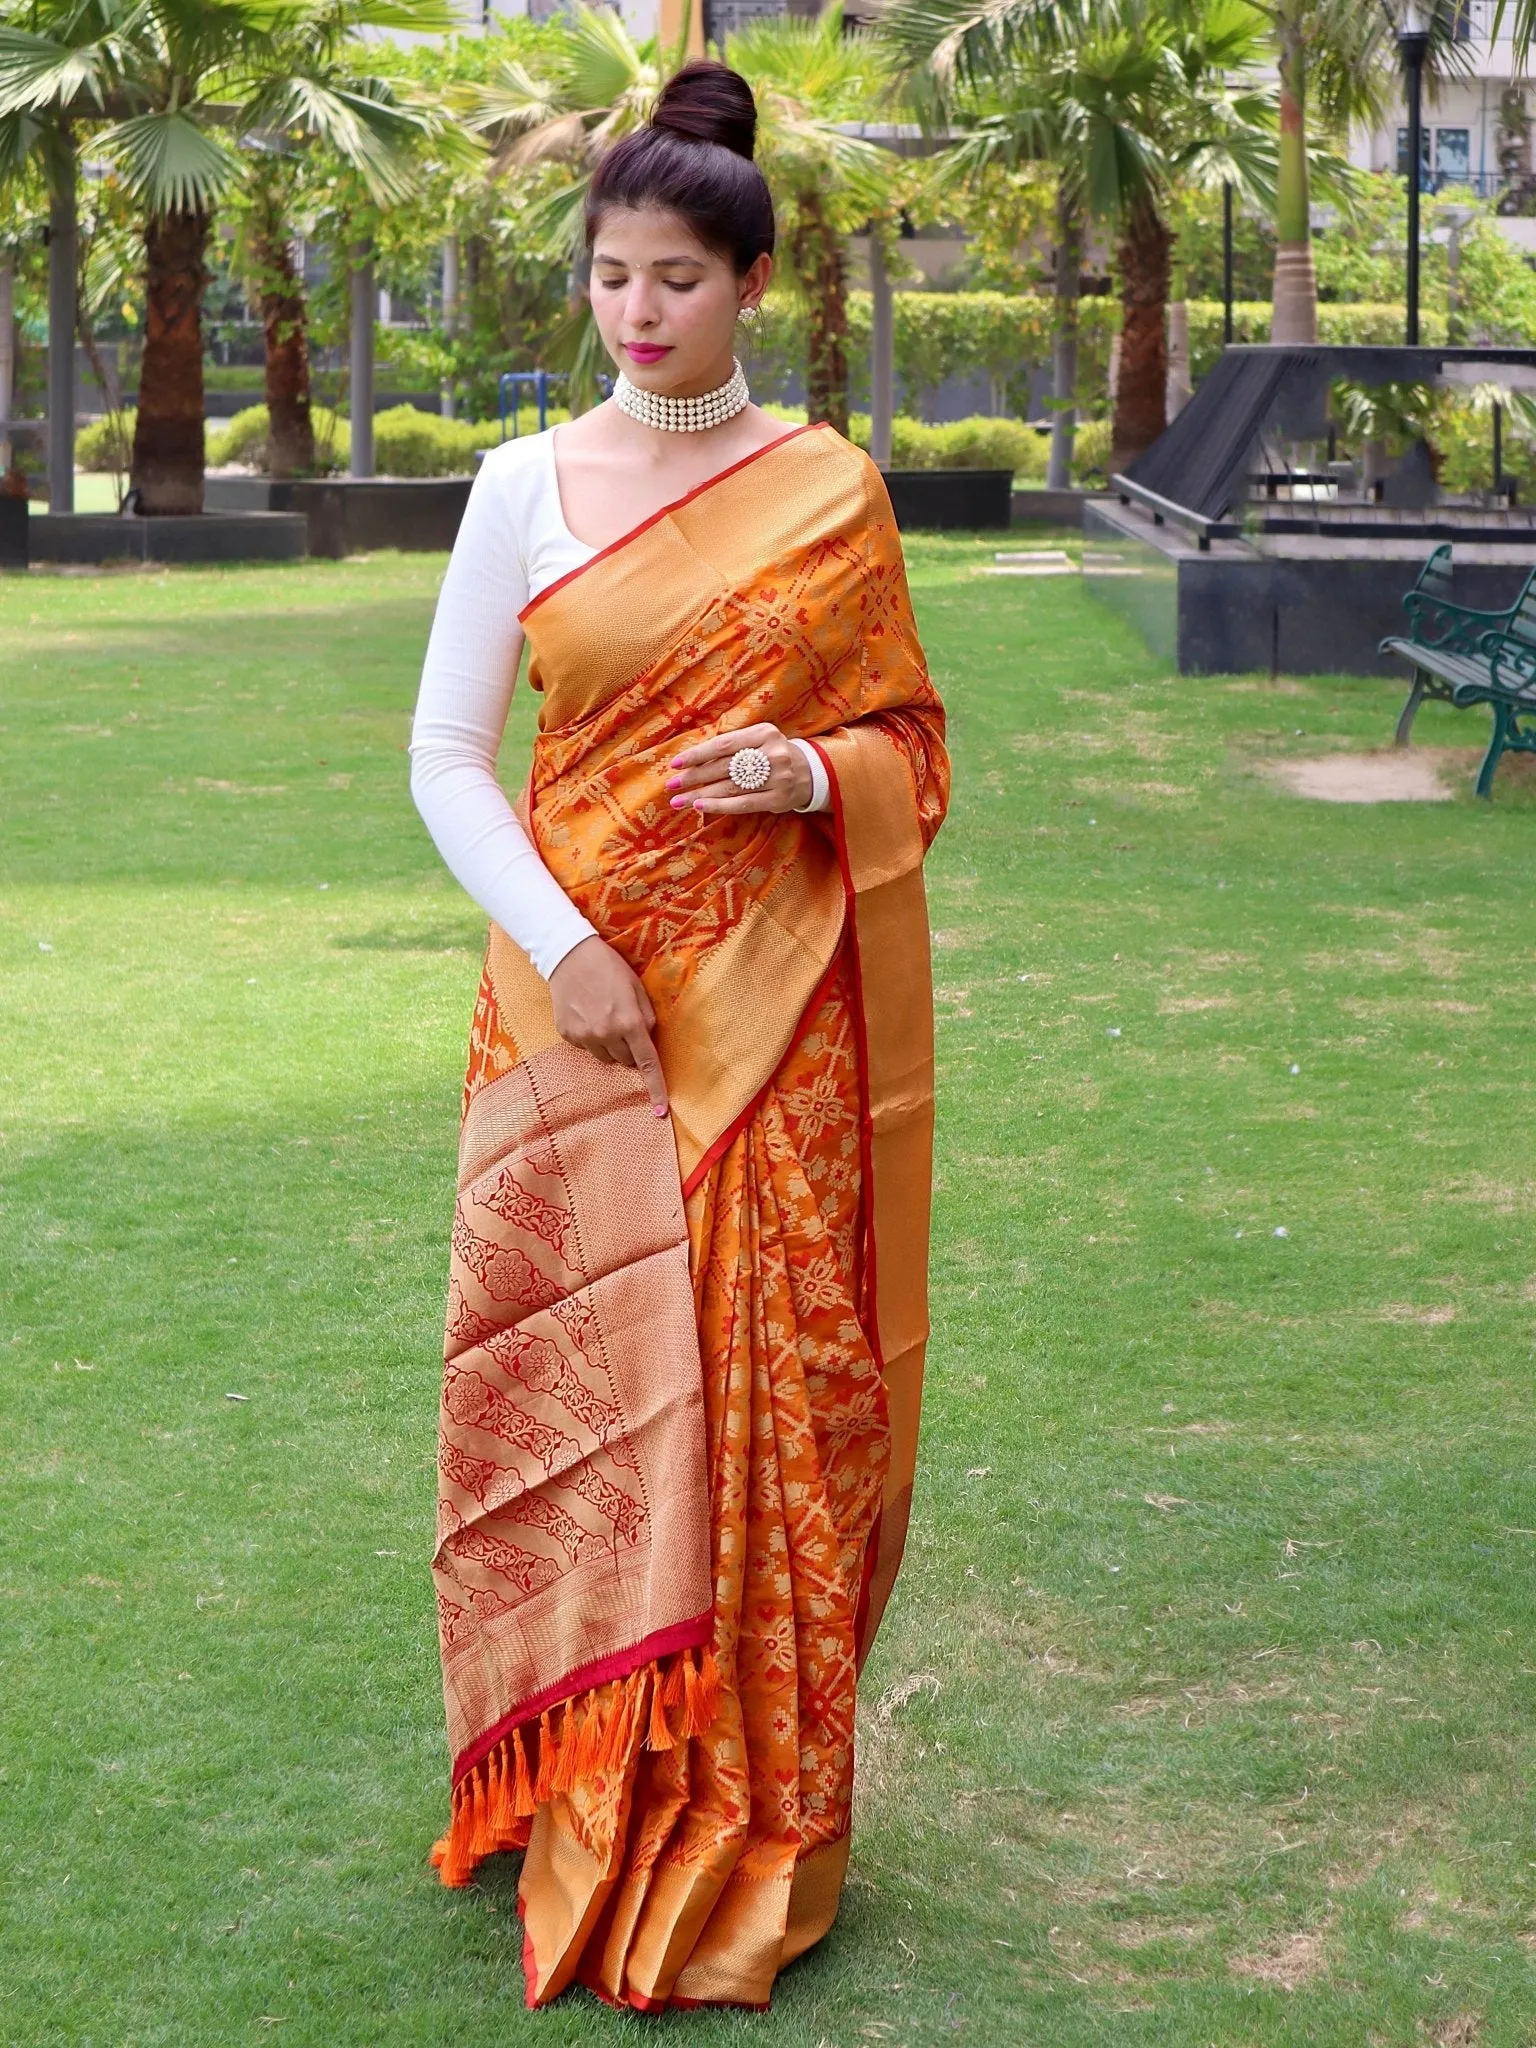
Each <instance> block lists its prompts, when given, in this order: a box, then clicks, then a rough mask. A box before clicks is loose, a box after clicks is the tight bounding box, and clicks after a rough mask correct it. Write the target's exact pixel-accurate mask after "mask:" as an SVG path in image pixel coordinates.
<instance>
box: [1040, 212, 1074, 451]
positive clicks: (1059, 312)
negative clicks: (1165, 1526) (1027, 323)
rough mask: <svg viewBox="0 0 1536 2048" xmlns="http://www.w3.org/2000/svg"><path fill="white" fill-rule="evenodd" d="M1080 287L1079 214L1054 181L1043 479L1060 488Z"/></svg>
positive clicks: (1069, 433)
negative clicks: (1047, 442)
mask: <svg viewBox="0 0 1536 2048" xmlns="http://www.w3.org/2000/svg"><path fill="white" fill-rule="evenodd" d="M1082 289H1083V216H1082V210H1081V208H1080V207H1079V206H1078V204H1077V200H1076V198H1075V196H1074V195H1073V194H1072V193H1070V192H1069V191H1068V189H1067V187H1066V185H1065V183H1064V182H1063V181H1061V180H1058V181H1057V185H1056V306H1055V314H1056V317H1055V333H1054V335H1053V336H1052V340H1051V407H1052V419H1051V461H1050V467H1049V469H1048V470H1047V471H1046V479H1045V480H1046V483H1047V484H1048V485H1049V487H1050V489H1052V490H1053V491H1064V490H1066V488H1067V486H1068V485H1069V484H1070V483H1071V481H1072V444H1073V441H1074V440H1075V438H1076V435H1077V403H1076V400H1077V331H1078V309H1079V305H1080V302H1081V298H1082Z"/></svg>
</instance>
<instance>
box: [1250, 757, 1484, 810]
mask: <svg viewBox="0 0 1536 2048" xmlns="http://www.w3.org/2000/svg"><path fill="white" fill-rule="evenodd" d="M1448 755H1449V756H1450V757H1451V760H1447V759H1446V758H1445V757H1446V756H1448ZM1452 761H1454V762H1456V763H1457V764H1458V765H1460V766H1462V767H1465V765H1466V756H1465V755H1464V754H1463V753H1461V752H1460V750H1458V749H1454V748H1449V747H1443V748H1442V747H1415V748H1413V749H1412V750H1411V751H1410V750H1408V749H1407V748H1398V747H1392V748H1384V749H1382V750H1381V751H1380V752H1377V753H1369V754H1362V753H1355V752H1349V753H1339V754H1317V755H1313V756H1311V757H1310V758H1307V759H1297V758H1295V757H1293V756H1288V755H1283V754H1282V755H1271V756H1270V757H1269V758H1268V759H1265V760H1261V761H1259V762H1258V763H1257V764H1256V765H1257V766H1258V769H1259V771H1260V773H1261V774H1262V775H1263V776H1264V777H1265V778H1266V780H1267V781H1269V782H1271V783H1273V784H1274V785H1275V786H1276V787H1277V788H1280V789H1283V790H1286V791H1288V792H1289V794H1290V795H1292V796H1300V797H1309V798H1311V799H1312V800H1313V801H1315V802H1319V803H1327V804H1402V803H1419V804H1425V803H1428V804H1435V803H1449V802H1450V800H1451V798H1452V797H1453V796H1454V795H1455V790H1454V787H1453V786H1452V780H1451V777H1452V773H1453V770H1452Z"/></svg>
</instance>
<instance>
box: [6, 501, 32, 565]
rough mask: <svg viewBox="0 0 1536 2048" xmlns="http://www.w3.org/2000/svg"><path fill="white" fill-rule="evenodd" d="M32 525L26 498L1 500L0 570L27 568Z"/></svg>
mask: <svg viewBox="0 0 1536 2048" xmlns="http://www.w3.org/2000/svg"><path fill="white" fill-rule="evenodd" d="M31 523H32V522H31V520H30V518H29V517H28V510H27V501H26V499H25V498H0V569H25V568H26V566H27V556H28V548H27V529H28V527H29V526H30V525H31Z"/></svg>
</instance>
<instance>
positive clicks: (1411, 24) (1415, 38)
mask: <svg viewBox="0 0 1536 2048" xmlns="http://www.w3.org/2000/svg"><path fill="white" fill-rule="evenodd" d="M1397 47H1398V50H1399V52H1400V53H1401V55H1402V60H1403V72H1404V75H1405V77H1406V79H1407V84H1408V279H1407V284H1408V294H1407V296H1408V306H1407V322H1406V326H1407V332H1406V334H1405V336H1404V339H1405V340H1406V342H1407V344H1408V346H1409V347H1410V348H1417V347H1418V345H1419V177H1420V174H1419V158H1420V155H1421V153H1422V151H1423V147H1424V140H1423V138H1424V59H1425V57H1426V56H1427V55H1428V53H1429V24H1428V22H1427V21H1426V20H1425V18H1424V10H1423V8H1422V7H1420V6H1419V5H1418V0H1408V5H1407V6H1406V7H1405V8H1404V9H1403V21H1402V26H1401V27H1400V28H1399V29H1398V31H1397Z"/></svg>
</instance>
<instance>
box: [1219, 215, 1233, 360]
mask: <svg viewBox="0 0 1536 2048" xmlns="http://www.w3.org/2000/svg"><path fill="white" fill-rule="evenodd" d="M1221 338H1222V340H1223V341H1224V342H1225V343H1226V344H1227V346H1228V347H1229V348H1230V347H1231V345H1232V181H1231V179H1230V178H1229V179H1228V180H1227V182H1226V184H1224V185H1223V186H1222V188H1221Z"/></svg>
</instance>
